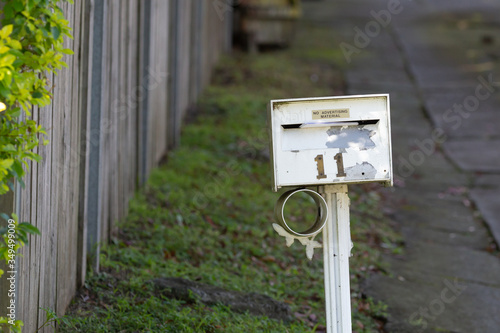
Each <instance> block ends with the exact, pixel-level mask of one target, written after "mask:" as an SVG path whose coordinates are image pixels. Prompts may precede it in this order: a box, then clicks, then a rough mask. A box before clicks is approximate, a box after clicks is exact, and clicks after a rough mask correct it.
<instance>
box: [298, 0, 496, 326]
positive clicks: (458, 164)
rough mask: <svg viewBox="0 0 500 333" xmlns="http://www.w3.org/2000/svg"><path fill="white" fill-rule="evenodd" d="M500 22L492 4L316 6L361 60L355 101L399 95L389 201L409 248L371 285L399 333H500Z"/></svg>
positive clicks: (311, 5) (317, 14) (353, 83)
mask: <svg viewBox="0 0 500 333" xmlns="http://www.w3.org/2000/svg"><path fill="white" fill-rule="evenodd" d="M499 12H500V3H499V2H495V1H489V0H479V1H466V0H440V1H431V0H414V1H410V0H401V1H397V0H387V1H380V0H350V1H349V0H323V1H304V14H305V18H306V19H307V20H311V21H314V22H316V24H321V25H324V26H329V27H331V28H332V38H335V40H336V41H338V43H339V48H341V47H342V45H343V47H344V49H346V47H347V50H348V51H349V50H350V51H351V53H349V52H347V53H346V54H347V56H346V58H345V60H346V63H345V65H346V67H345V70H344V74H345V81H346V86H347V90H348V91H347V93H348V94H367V93H389V94H390V96H391V113H392V139H393V158H394V171H395V176H396V184H397V186H396V187H395V188H393V189H388V190H387V191H389V197H390V200H391V201H392V203H393V206H394V207H393V209H394V214H393V215H392V216H391V218H392V219H394V220H395V221H396V222H397V223H398V225H399V226H400V228H401V232H402V233H403V235H404V238H405V243H406V246H405V252H404V254H403V255H401V256H398V257H387V258H386V260H387V261H388V262H389V264H390V271H389V273H390V274H389V275H382V274H378V275H374V276H372V277H371V278H370V279H368V280H367V281H365V283H364V292H365V293H366V294H367V295H368V296H371V297H373V298H374V299H376V300H382V301H384V302H386V303H387V304H388V305H389V318H388V322H387V323H386V325H385V329H386V331H387V332H390V333H391V332H464V333H496V332H500V256H499V254H498V252H495V251H492V245H494V244H495V243H496V244H497V245H498V244H499V243H500V84H497V83H496V82H499V83H500V15H498V13H499ZM374 13H375V14H374ZM376 16H378V19H377V18H376ZM360 31H362V33H360ZM342 43H343V44H342ZM347 44H349V45H347ZM346 45H347V46H346ZM354 254H355V248H354Z"/></svg>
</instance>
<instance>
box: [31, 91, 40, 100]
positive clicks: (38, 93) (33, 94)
mask: <svg viewBox="0 0 500 333" xmlns="http://www.w3.org/2000/svg"><path fill="white" fill-rule="evenodd" d="M31 97H33V98H42V97H43V94H42V93H41V92H39V91H35V92H33V93H32V94H31Z"/></svg>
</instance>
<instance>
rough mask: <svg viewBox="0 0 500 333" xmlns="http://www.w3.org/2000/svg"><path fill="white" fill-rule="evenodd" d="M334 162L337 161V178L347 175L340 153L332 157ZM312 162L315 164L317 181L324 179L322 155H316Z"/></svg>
mask: <svg viewBox="0 0 500 333" xmlns="http://www.w3.org/2000/svg"><path fill="white" fill-rule="evenodd" d="M334 159H335V161H337V171H338V173H337V177H345V176H347V174H346V173H345V171H344V158H343V157H342V153H338V154H337V155H335V157H334ZM314 161H315V162H316V166H317V168H318V175H317V176H316V178H317V179H322V178H326V174H325V164H324V162H323V155H318V156H316V157H315V158H314Z"/></svg>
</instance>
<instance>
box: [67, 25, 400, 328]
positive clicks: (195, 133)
mask: <svg viewBox="0 0 500 333" xmlns="http://www.w3.org/2000/svg"><path fill="white" fill-rule="evenodd" d="M318 29H319V28H316V29H315V31H316V33H318V34H319V33H322V34H326V31H320V32H318ZM319 30H320V29H319ZM307 31H308V30H303V31H302V32H301V34H300V35H299V36H298V39H297V43H296V44H295V45H294V46H293V47H292V48H291V49H288V50H281V51H273V52H269V53H265V54H261V55H258V56H251V55H245V54H240V53H236V54H234V55H233V56H232V57H226V58H224V59H223V61H221V65H220V66H219V67H218V68H217V70H216V71H215V77H214V80H213V84H212V85H211V86H210V87H208V89H206V91H205V93H204V94H203V96H202V97H201V99H200V100H199V103H198V107H199V115H198V116H197V118H196V119H195V120H193V121H192V122H190V123H189V124H188V125H186V126H185V127H184V130H183V134H182V140H181V142H182V143H181V145H180V147H179V148H178V149H176V150H175V151H173V152H171V153H170V154H169V156H168V160H167V162H166V163H165V164H164V165H162V166H161V167H160V168H158V169H156V170H154V171H153V172H152V174H151V176H150V178H149V181H148V182H147V185H146V186H145V187H144V188H143V189H142V190H141V191H139V192H138V193H137V194H136V196H135V198H134V199H133V200H132V201H131V202H130V211H129V214H128V217H127V218H126V220H125V221H123V222H122V223H121V225H120V228H119V234H118V235H115V237H114V238H113V241H112V242H111V244H109V245H107V246H104V247H103V249H102V253H101V258H100V259H101V263H102V264H101V267H102V270H101V272H100V273H90V274H89V277H88V279H87V282H86V285H85V288H83V289H82V290H81V291H80V292H79V295H78V296H77V297H76V298H75V300H74V301H73V303H72V305H71V306H70V309H69V312H68V314H67V316H66V317H65V318H64V320H62V323H61V324H60V325H59V326H60V327H59V328H60V331H61V332H314V331H317V332H321V331H323V329H324V324H325V319H324V290H323V262H322V254H321V251H320V250H316V253H315V257H314V259H313V260H312V261H309V260H308V259H307V258H306V255H305V249H304V247H302V246H301V245H300V244H298V242H295V244H293V245H292V246H291V247H290V248H287V247H286V246H285V240H284V239H283V238H281V237H279V236H278V235H277V234H276V233H275V232H274V230H273V228H272V223H273V222H274V221H273V207H274V203H275V202H276V200H277V198H278V194H276V193H273V192H272V191H271V169H270V164H269V161H268V155H269V152H268V148H267V147H268V137H267V124H266V104H267V103H268V101H269V100H270V99H273V98H288V97H310V96H327V95H332V94H334V92H335V91H338V90H339V89H340V87H339V86H338V84H337V83H338V82H341V81H342V78H341V75H340V71H339V70H338V69H337V68H336V67H335V63H334V61H332V62H328V61H326V59H325V58H326V56H327V55H328V56H329V55H330V54H334V53H335V52H338V51H336V50H335V48H334V43H333V42H332V43H331V44H332V45H331V46H330V48H328V46H325V43H322V42H321V41H320V40H317V41H316V42H314V40H315V39H314V38H304V37H305V35H306V34H307ZM304 41H307V47H308V48H309V49H308V51H307V52H304V51H303V50H304V48H303V45H302V44H301V42H302V43H303V42H304ZM336 58H338V55H337V57H334V59H336ZM312 75H316V76H317V79H315V80H311V76H312ZM378 188H379V186H378V185H373V186H351V187H350V191H351V192H350V197H351V202H352V204H351V228H352V238H353V241H354V243H355V247H354V249H353V253H354V257H353V258H351V276H352V295H353V303H352V304H353V329H354V330H355V331H356V332H358V333H361V332H378V331H379V328H380V327H381V325H382V324H381V323H382V322H383V319H384V316H385V306H384V305H383V304H380V303H377V304H375V303H374V302H373V301H372V300H370V299H365V298H364V297H363V295H361V293H360V291H359V281H360V280H361V279H362V278H363V277H365V276H367V274H370V272H374V271H383V270H384V267H383V266H382V264H381V261H380V256H381V254H382V251H385V252H388V253H390V252H393V251H397V250H398V249H399V247H398V245H397V244H398V242H399V237H398V236H397V234H395V233H394V232H393V231H392V229H391V227H390V225H389V222H388V221H387V219H386V218H385V217H384V216H383V214H382V213H380V212H381V209H380V206H381V200H382V197H381V195H380V194H379V193H378V192H377V189H378ZM300 218H301V216H300V213H298V212H297V216H296V220H297V221H300ZM319 239H321V238H320V237H319ZM157 277H182V278H187V279H191V280H195V281H200V282H203V283H207V284H212V285H216V286H220V287H224V288H226V289H231V290H238V291H243V292H258V293H262V294H266V295H268V296H271V297H273V298H275V299H277V300H280V301H283V302H286V303H287V304H289V305H290V307H291V309H292V313H294V318H295V319H294V320H293V321H291V322H286V323H283V322H278V321H276V320H273V319H269V318H266V317H259V316H251V315H249V314H237V313H233V312H232V311H231V310H230V309H228V308H226V307H224V306H213V307H208V306H205V305H203V304H201V303H199V302H194V303H193V302H191V303H186V302H182V301H179V300H174V299H167V298H165V297H163V296H162V295H160V294H158V293H157V292H155V291H154V288H153V286H152V285H151V283H150V282H149V281H150V280H151V279H153V278H157Z"/></svg>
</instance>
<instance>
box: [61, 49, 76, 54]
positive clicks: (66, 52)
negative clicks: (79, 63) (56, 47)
mask: <svg viewBox="0 0 500 333" xmlns="http://www.w3.org/2000/svg"><path fill="white" fill-rule="evenodd" d="M61 52H62V53H64V54H74V52H73V50H72V49H62V50H61Z"/></svg>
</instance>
